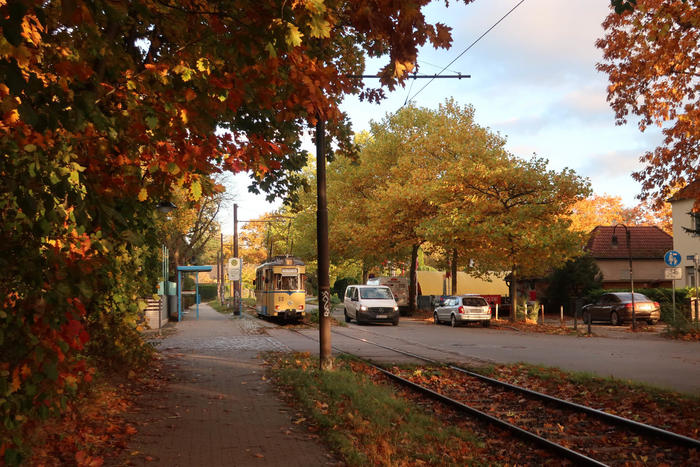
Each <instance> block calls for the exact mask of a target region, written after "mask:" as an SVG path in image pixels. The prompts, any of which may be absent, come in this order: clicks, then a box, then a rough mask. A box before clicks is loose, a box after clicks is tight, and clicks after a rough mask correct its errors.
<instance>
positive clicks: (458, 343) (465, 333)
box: [268, 309, 700, 395]
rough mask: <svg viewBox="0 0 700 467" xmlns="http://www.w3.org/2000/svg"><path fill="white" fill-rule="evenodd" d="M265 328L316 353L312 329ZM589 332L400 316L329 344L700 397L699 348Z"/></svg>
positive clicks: (337, 331) (338, 332)
mask: <svg viewBox="0 0 700 467" xmlns="http://www.w3.org/2000/svg"><path fill="white" fill-rule="evenodd" d="M334 317H336V318H338V319H339V320H340V321H342V320H343V318H342V310H341V311H338V310H337V309H336V310H335V311H334ZM268 331H269V332H270V333H271V335H273V336H274V337H275V338H277V339H279V340H280V341H282V342H284V343H285V344H286V345H287V346H288V347H290V348H292V349H294V350H301V351H310V352H314V353H317V352H318V347H319V346H318V343H317V340H318V331H317V330H313V329H306V330H302V331H301V334H303V335H300V334H299V333H297V332H292V331H290V330H288V329H284V328H275V327H270V328H269V329H268ZM593 332H594V334H597V335H599V336H598V337H576V336H558V335H549V334H536V333H525V332H519V331H517V330H514V329H493V328H482V327H473V326H467V327H459V328H451V327H450V326H449V325H439V326H438V325H435V324H433V323H432V322H430V321H418V320H413V319H408V318H402V319H401V322H400V324H399V325H398V326H391V325H383V324H381V325H361V326H360V325H357V324H355V322H352V323H351V324H349V325H348V326H347V327H345V326H334V327H333V335H332V340H331V343H332V345H333V346H334V349H336V350H342V351H346V352H351V353H355V354H358V355H361V356H366V357H371V358H375V359H377V360H380V361H397V362H402V361H406V360H407V359H406V358H405V357H401V356H399V355H398V354H396V353H395V352H392V351H390V350H386V349H381V348H378V347H374V346H369V345H367V344H365V343H362V342H359V341H357V340H353V339H350V338H349V337H347V336H354V337H360V338H365V339H367V340H369V341H372V342H377V343H381V344H382V345H385V346H389V347H394V348H399V349H401V350H405V351H409V352H413V353H416V354H419V355H422V356H427V357H429V358H433V359H437V360H441V361H449V362H456V363H463V364H478V363H479V362H493V363H514V362H527V363H531V364H538V365H545V366H553V367H559V368H562V369H565V370H569V371H581V372H589V373H593V374H596V375H600V376H606V377H607V376H613V377H615V378H618V379H622V380H632V381H637V382H643V383H647V384H651V385H653V386H657V387H662V388H667V389H673V390H677V391H680V392H685V393H690V394H696V395H700V343H697V342H683V341H676V340H669V339H666V338H663V337H661V336H660V335H659V334H657V333H649V332H639V333H631V332H629V330H628V329H627V327H619V328H613V327H611V326H594V327H593ZM409 360H410V359H409Z"/></svg>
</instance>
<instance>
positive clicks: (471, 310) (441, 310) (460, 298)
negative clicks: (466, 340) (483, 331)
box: [433, 295, 491, 328]
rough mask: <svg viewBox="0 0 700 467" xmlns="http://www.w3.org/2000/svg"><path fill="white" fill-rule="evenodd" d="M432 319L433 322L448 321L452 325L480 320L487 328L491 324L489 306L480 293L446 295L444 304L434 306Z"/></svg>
mask: <svg viewBox="0 0 700 467" xmlns="http://www.w3.org/2000/svg"><path fill="white" fill-rule="evenodd" d="M433 321H435V324H440V323H447V322H449V323H450V324H451V325H452V327H455V326H457V325H458V324H462V323H474V322H480V323H481V325H482V326H483V327H485V328H487V327H489V326H490V325H491V307H490V306H489V304H488V303H487V302H486V300H485V299H484V297H482V296H480V295H454V296H450V297H446V298H445V302H444V304H443V305H441V306H438V307H437V308H435V312H434V313H433Z"/></svg>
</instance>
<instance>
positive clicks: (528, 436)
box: [336, 349, 607, 466]
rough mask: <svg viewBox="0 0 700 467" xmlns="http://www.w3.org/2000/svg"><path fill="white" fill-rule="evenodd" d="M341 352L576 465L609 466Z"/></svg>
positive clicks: (364, 360) (360, 358) (362, 359)
mask: <svg viewBox="0 0 700 467" xmlns="http://www.w3.org/2000/svg"><path fill="white" fill-rule="evenodd" d="M336 350H337V349H336ZM339 352H343V353H345V354H347V355H351V356H353V357H354V358H357V359H359V360H361V361H363V362H364V363H365V364H367V365H369V366H371V367H372V368H374V369H376V370H377V371H380V372H381V373H383V374H384V375H386V376H388V377H389V378H391V379H392V380H394V381H396V382H398V383H400V384H403V385H404V386H408V387H410V388H412V389H413V390H415V391H418V392H421V393H423V394H426V395H427V396H429V397H432V398H433V399H435V400H437V401H439V402H442V403H444V404H446V405H449V406H451V407H453V408H454V409H457V410H459V411H460V412H466V413H468V414H470V415H474V416H476V417H478V418H481V419H483V420H486V421H488V422H489V423H493V424H494V425H496V426H499V427H501V428H504V429H506V430H508V431H510V432H512V433H513V434H515V435H516V436H518V437H519V438H521V439H524V440H526V441H533V442H535V443H537V444H539V445H541V446H543V447H545V448H547V449H550V450H551V451H553V452H556V453H557V454H560V455H561V456H563V457H565V458H567V459H569V460H572V461H574V462H575V463H576V465H595V466H604V465H607V464H603V463H602V462H599V461H597V460H595V459H592V458H590V457H588V456H586V455H584V454H581V453H580V452H577V451H574V450H572V449H569V448H567V447H565V446H562V445H561V444H557V443H555V442H553V441H550V440H548V439H546V438H543V437H541V436H539V435H536V434H535V433H532V432H530V431H527V430H524V429H522V428H520V427H518V426H516V425H513V424H512V423H509V422H507V421H505V420H501V419H500V418H497V417H494V416H493V415H489V414H487V413H485V412H482V411H481V410H478V409H475V408H474V407H471V406H469V405H466V404H464V403H462V402H459V401H456V400H454V399H452V398H451V397H447V396H445V395H443V394H440V393H439V392H435V391H433V390H432V389H430V388H427V387H425V386H421V385H420V384H416V383H414V382H413V381H409V380H407V379H405V378H402V377H401V376H399V375H396V374H394V373H392V372H391V371H389V370H386V369H384V368H382V367H380V366H378V365H375V364H374V363H372V362H370V361H369V360H366V359H364V358H362V357H359V356H357V355H353V354H351V353H349V352H344V351H340V350H339Z"/></svg>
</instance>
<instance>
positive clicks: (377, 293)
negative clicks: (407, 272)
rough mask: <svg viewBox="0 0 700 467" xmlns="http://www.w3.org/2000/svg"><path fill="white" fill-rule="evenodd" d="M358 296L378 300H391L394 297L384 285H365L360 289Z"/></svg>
mask: <svg viewBox="0 0 700 467" xmlns="http://www.w3.org/2000/svg"><path fill="white" fill-rule="evenodd" d="M360 297H362V298H368V299H378V300H391V299H393V298H394V297H393V296H392V295H391V291H390V290H389V289H388V288H386V287H367V288H363V289H360Z"/></svg>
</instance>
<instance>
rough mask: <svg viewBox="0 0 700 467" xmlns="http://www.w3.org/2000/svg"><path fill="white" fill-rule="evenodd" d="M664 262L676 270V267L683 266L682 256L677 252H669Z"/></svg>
mask: <svg viewBox="0 0 700 467" xmlns="http://www.w3.org/2000/svg"><path fill="white" fill-rule="evenodd" d="M664 262H665V263H666V265H667V266H668V267H670V268H675V267H676V266H678V265H679V264H681V254H680V253H678V252H677V251H676V250H669V251H667V252H666V254H665V255H664Z"/></svg>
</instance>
